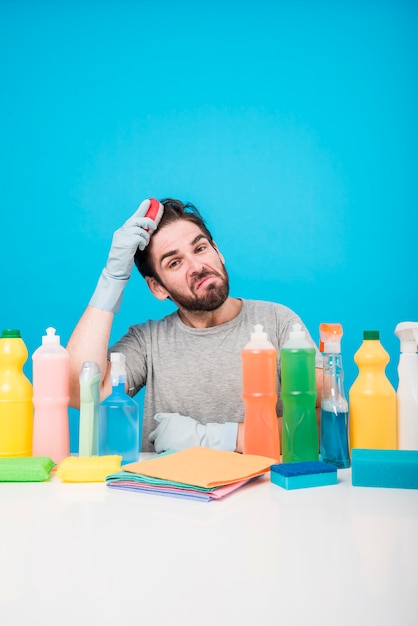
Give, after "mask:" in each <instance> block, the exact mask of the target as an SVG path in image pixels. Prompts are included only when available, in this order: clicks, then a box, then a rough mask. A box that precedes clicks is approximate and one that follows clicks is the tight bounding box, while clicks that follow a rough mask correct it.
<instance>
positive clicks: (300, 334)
mask: <svg viewBox="0 0 418 626" xmlns="http://www.w3.org/2000/svg"><path fill="white" fill-rule="evenodd" d="M289 337H290V339H304V338H305V337H306V333H305V331H304V330H302V324H299V323H296V324H293V326H292V330H291V331H290V332H289Z"/></svg>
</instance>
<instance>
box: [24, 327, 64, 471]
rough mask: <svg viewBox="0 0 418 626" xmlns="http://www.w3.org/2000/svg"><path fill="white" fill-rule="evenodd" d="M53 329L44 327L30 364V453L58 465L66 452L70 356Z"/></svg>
mask: <svg viewBox="0 0 418 626" xmlns="http://www.w3.org/2000/svg"><path fill="white" fill-rule="evenodd" d="M55 333H56V331H55V328H52V327H51V326H50V327H49V328H47V329H46V335H43V337H42V344H41V346H40V347H39V348H37V349H36V350H35V352H34V353H33V355H32V363H33V405H34V407H35V413H34V418H33V455H34V456H49V457H50V458H51V459H52V460H53V461H55V463H56V464H57V465H58V464H59V463H60V462H61V461H62V460H63V459H65V458H66V457H67V456H69V455H70V428H69V420H68V406H69V402H70V355H69V354H68V352H67V350H66V349H65V348H64V347H63V346H62V345H61V343H60V337H59V335H56V334H55Z"/></svg>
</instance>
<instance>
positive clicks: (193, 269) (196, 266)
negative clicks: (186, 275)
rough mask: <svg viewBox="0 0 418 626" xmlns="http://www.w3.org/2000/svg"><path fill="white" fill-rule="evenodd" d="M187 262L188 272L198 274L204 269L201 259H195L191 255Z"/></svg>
mask: <svg viewBox="0 0 418 626" xmlns="http://www.w3.org/2000/svg"><path fill="white" fill-rule="evenodd" d="M188 264H189V268H188V269H189V272H190V274H193V275H194V274H200V273H201V272H202V270H203V269H204V267H205V266H204V263H202V261H201V260H200V259H197V258H195V257H191V258H190V259H189V260H188Z"/></svg>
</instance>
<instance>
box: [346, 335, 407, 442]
mask: <svg viewBox="0 0 418 626" xmlns="http://www.w3.org/2000/svg"><path fill="white" fill-rule="evenodd" d="M354 361H355V363H356V364H357V366H358V368H359V373H358V376H357V378H356V379H355V381H354V382H353V384H352V386H351V388H350V391H349V395H348V400H349V404H350V426H349V431H350V447H351V450H353V448H375V449H382V450H395V449H396V448H397V424H396V391H395V389H394V388H393V387H392V385H391V383H390V382H389V380H388V378H387V376H386V373H385V370H386V365H387V364H388V363H389V354H388V353H387V352H386V350H385V349H384V347H383V346H382V344H381V342H380V333H379V331H378V330H365V331H364V333H363V343H362V344H361V346H360V348H359V349H358V350H357V352H356V353H355V355H354Z"/></svg>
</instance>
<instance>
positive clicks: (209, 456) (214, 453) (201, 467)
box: [106, 447, 277, 502]
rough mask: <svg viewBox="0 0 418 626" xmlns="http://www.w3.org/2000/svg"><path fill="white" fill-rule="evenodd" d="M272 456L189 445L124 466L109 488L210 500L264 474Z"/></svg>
mask: <svg viewBox="0 0 418 626" xmlns="http://www.w3.org/2000/svg"><path fill="white" fill-rule="evenodd" d="M273 463H277V461H276V460H275V459H271V458H269V457H265V456H256V455H251V454H246V455H244V454H238V453H237V452H225V451H223V450H213V449H210V448H200V447H195V448H189V449H187V450H181V451H179V452H172V453H170V454H162V455H159V456H158V457H153V458H151V459H148V460H145V461H137V462H136V463H130V464H129V465H125V466H123V470H122V471H120V472H116V473H114V474H110V475H109V476H107V477H106V484H107V486H108V487H112V488H114V489H127V490H133V491H139V492H144V493H152V494H159V495H165V496H173V497H177V498H189V499H192V500H203V501H206V502H209V501H211V500H217V499H219V498H222V497H224V496H226V495H228V494H230V493H232V492H233V491H235V490H237V489H239V487H242V486H243V485H245V484H246V483H248V482H249V481H252V480H254V479H255V478H257V477H259V476H261V475H263V474H265V473H266V472H267V471H269V470H270V466H271V465H273Z"/></svg>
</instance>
